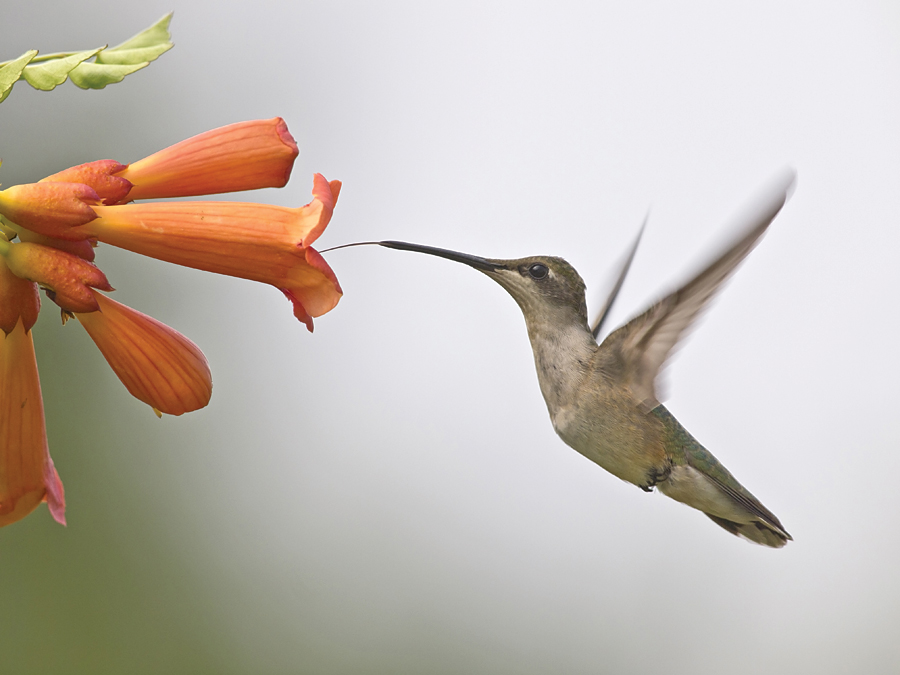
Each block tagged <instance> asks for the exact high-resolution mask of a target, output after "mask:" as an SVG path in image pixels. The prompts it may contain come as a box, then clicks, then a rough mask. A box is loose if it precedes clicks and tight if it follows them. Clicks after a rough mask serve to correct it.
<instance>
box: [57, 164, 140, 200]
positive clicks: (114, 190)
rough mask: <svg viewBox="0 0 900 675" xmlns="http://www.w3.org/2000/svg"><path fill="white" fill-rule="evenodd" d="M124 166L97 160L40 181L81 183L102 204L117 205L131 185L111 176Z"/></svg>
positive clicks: (119, 177) (120, 178) (124, 180)
mask: <svg viewBox="0 0 900 675" xmlns="http://www.w3.org/2000/svg"><path fill="white" fill-rule="evenodd" d="M125 168H126V167H125V165H124V164H119V163H118V162H117V161H115V160H114V159H99V160H97V161H96V162H88V163H87V164H79V165H78V166H73V167H70V168H68V169H65V170H63V171H60V172H59V173H55V174H53V175H52V176H47V177H46V178H42V179H41V180H40V182H41V183H83V184H85V185H88V186H90V187H91V188H93V189H94V191H95V192H96V193H97V195H99V197H100V199H102V200H103V203H104V204H117V203H118V202H120V201H122V200H123V199H125V197H126V196H127V195H128V191H129V190H131V183H129V182H128V181H127V180H126V179H124V178H122V177H121V176H115V175H113V174H115V173H118V172H119V171H124V170H125Z"/></svg>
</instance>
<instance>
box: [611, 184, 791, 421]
mask: <svg viewBox="0 0 900 675" xmlns="http://www.w3.org/2000/svg"><path fill="white" fill-rule="evenodd" d="M794 176H795V174H794V173H793V172H790V175H788V176H785V177H784V178H783V179H781V180H779V181H778V186H777V189H775V190H774V191H772V193H771V195H770V196H768V197H767V198H766V199H765V200H764V201H763V202H762V204H761V208H760V209H759V210H758V211H757V212H756V214H755V215H754V216H753V217H752V218H751V219H750V223H749V225H748V228H747V231H746V234H744V235H743V236H741V237H740V238H739V239H738V240H737V241H736V242H735V243H734V244H733V245H732V246H731V247H730V248H728V249H727V250H726V251H725V252H724V253H723V254H722V255H720V256H719V257H718V258H717V259H716V260H715V261H714V262H713V263H712V264H711V265H709V266H708V267H707V268H706V269H704V270H703V271H702V272H700V274H698V275H697V276H696V277H694V278H693V279H691V280H690V281H689V282H687V283H686V284H685V285H684V286H682V287H681V288H679V289H678V290H677V291H675V292H674V293H672V294H671V295H669V296H667V297H665V298H663V299H662V300H660V301H659V302H657V303H656V304H655V305H653V306H652V307H650V309H648V310H647V311H646V312H644V313H643V314H641V315H640V316H638V317H636V318H634V319H632V320H631V321H629V322H628V323H627V324H625V325H624V326H622V328H620V329H619V330H620V331H622V336H621V341H620V350H621V356H622V358H623V361H624V363H625V372H624V376H625V379H626V382H627V384H628V385H629V386H630V387H631V390H632V391H633V392H634V394H635V395H636V396H637V397H638V398H640V399H641V400H642V401H643V403H644V405H645V406H646V407H647V409H648V410H650V409H653V408H655V407H656V406H657V405H658V404H659V399H660V398H662V396H661V395H659V394H658V392H657V382H656V379H657V376H658V374H659V372H660V370H661V369H662V367H663V365H664V364H665V362H666V360H667V359H668V358H669V356H670V355H671V354H672V352H673V350H674V349H675V346H676V344H678V341H679V340H681V338H682V337H684V335H685V332H686V331H687V329H688V328H689V327H690V325H691V324H692V323H693V322H694V321H695V320H696V319H697V317H698V316H699V314H700V312H701V311H702V310H703V308H704V307H706V305H707V303H708V302H709V301H710V299H711V298H712V297H713V295H714V294H715V293H716V291H717V290H719V288H720V287H721V285H722V283H723V282H724V281H725V280H726V279H728V277H730V276H731V274H732V272H734V269H735V268H736V267H737V266H738V264H739V263H740V262H741V261H742V260H743V259H744V258H746V257H747V254H749V253H750V251H752V250H753V248H754V247H755V246H756V244H757V243H758V242H759V239H760V237H761V236H762V235H763V233H764V232H765V231H766V228H767V227H769V223H771V222H772V220H773V219H774V218H775V216H776V215H777V214H778V212H779V211H780V210H781V207H782V206H784V203H785V202H786V201H787V198H788V196H789V194H790V191H791V189H792V187H793V184H794ZM617 332H618V331H617Z"/></svg>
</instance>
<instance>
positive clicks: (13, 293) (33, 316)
mask: <svg viewBox="0 0 900 675" xmlns="http://www.w3.org/2000/svg"><path fill="white" fill-rule="evenodd" d="M40 311H41V296H40V293H38V287H37V284H35V283H33V282H31V281H26V280H25V279H20V278H19V277H17V276H16V275H15V274H13V273H12V272H11V271H10V270H9V267H7V266H6V260H5V259H3V257H2V256H0V330H2V331H3V333H4V334H6V335H9V334H10V333H12V332H13V329H14V328H15V327H16V324H18V323H19V319H20V318H21V319H22V322H23V324H24V326H25V330H26V331H30V330H31V327H32V326H33V325H34V324H35V322H36V321H37V318H38V312H40ZM2 337H3V336H2V335H0V338H2Z"/></svg>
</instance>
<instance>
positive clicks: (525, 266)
mask: <svg viewBox="0 0 900 675" xmlns="http://www.w3.org/2000/svg"><path fill="white" fill-rule="evenodd" d="M793 181H794V176H793V173H791V175H790V176H789V177H786V178H785V179H783V180H782V181H781V184H780V185H779V187H778V189H777V190H776V193H775V194H774V195H772V196H771V197H770V198H769V199H768V200H767V202H766V203H765V204H763V205H762V207H761V208H760V209H759V210H758V211H757V213H756V215H755V216H754V217H753V218H752V219H751V220H750V222H749V223H748V224H747V226H746V229H745V230H744V232H743V234H742V235H741V236H740V237H739V238H738V240H737V241H736V242H735V243H734V244H733V245H731V246H730V247H729V248H727V250H725V251H724V252H723V253H722V254H721V255H719V256H718V257H717V258H716V259H715V260H714V261H713V262H712V263H711V264H710V265H709V266H708V267H706V268H705V269H704V270H703V271H701V272H700V273H699V274H697V275H696V276H695V277H694V278H693V279H691V280H690V281H688V282H687V283H686V284H684V285H683V286H682V287H681V288H679V289H678V290H676V291H675V292H673V293H670V294H669V295H667V296H666V297H664V298H663V299H662V300H660V301H659V302H657V303H656V304H654V305H652V306H651V307H650V308H649V309H648V310H647V311H645V312H644V313H642V314H640V315H639V316H637V317H635V318H634V319H632V320H631V321H629V322H628V323H626V324H625V325H624V326H622V327H620V328H618V329H617V330H615V331H613V332H612V333H611V334H610V335H609V336H608V337H607V338H606V339H605V340H603V342H602V343H601V344H599V345H598V344H597V341H596V338H597V336H598V335H599V334H600V330H601V327H602V325H603V323H604V320H605V319H606V317H607V315H608V313H609V310H610V308H611V307H612V304H613V302H614V301H615V298H616V295H617V294H618V292H619V289H620V288H621V285H622V282H623V281H624V279H625V276H626V274H627V272H628V268H629V266H630V264H631V260H632V258H633V257H634V253H635V251H636V249H637V244H638V242H639V240H640V234H639V235H638V237H637V239H636V240H635V242H634V244H633V246H632V248H631V250H630V253H629V255H628V256H627V257H626V259H625V262H624V264H623V266H622V268H621V271H620V273H619V275H618V279H617V281H616V283H615V284H614V286H613V289H612V291H611V293H610V294H609V297H608V299H607V301H606V303H605V305H604V307H603V309H602V310H601V311H600V313H599V315H598V317H597V319H596V320H595V321H594V323H593V325H592V326H590V327H589V326H588V323H587V306H586V303H585V285H584V281H582V279H581V277H580V276H579V274H578V272H576V271H575V269H574V268H573V267H572V266H571V265H570V264H569V263H567V262H566V261H565V260H563V259H562V258H555V257H549V256H532V257H529V258H519V259H517V260H499V259H494V258H481V257H478V256H474V255H468V254H465V253H458V252H456V251H449V250H446V249H440V248H434V247H431V246H421V245H418V244H409V243H406V242H400V241H381V242H367V243H372V244H378V245H380V246H385V247H387V248H393V249H400V250H404V251H417V252H419V253H427V254H429V255H434V256H438V257H441V258H447V259H448V260H454V261H456V262H461V263H464V264H466V265H468V266H469V267H473V268H474V269H476V270H478V271H480V272H483V273H484V274H485V275H487V276H488V277H490V278H491V279H493V280H494V281H496V282H497V283H498V284H500V285H501V286H502V287H503V288H505V289H506V291H507V292H508V293H509V294H510V295H512V297H513V299H514V300H515V301H516V302H517V303H518V305H519V307H520V308H521V310H522V313H523V314H524V315H525V325H526V327H527V329H528V337H529V338H530V340H531V346H532V349H533V351H534V363H535V366H536V368H537V376H538V381H539V383H540V387H541V393H542V394H543V395H544V400H545V401H546V403H547V409H548V411H549V412H550V419H551V420H552V422H553V428H554V429H555V430H556V433H557V434H558V435H559V436H560V438H562V440H563V441H565V443H566V444H568V445H569V446H571V447H572V448H574V449H575V450H577V451H578V452H580V453H581V454H582V455H584V456H585V457H587V458H588V459H590V460H592V461H593V462H596V463H597V464H599V465H600V466H601V467H603V468H604V469H606V470H607V471H609V472H610V473H612V474H613V475H615V476H618V477H619V478H621V479H622V480H625V481H627V482H629V483H632V484H634V485H636V486H638V487H639V488H641V489H642V490H644V491H646V492H650V491H652V490H653V488H655V487H656V488H659V491H660V492H662V493H663V494H664V495H666V496H667V497H671V498H672V499H674V500H676V501H679V502H682V503H683V504H687V505H688V506H691V507H693V508H695V509H698V510H699V511H702V512H703V513H705V514H706V515H707V516H709V517H710V519H712V520H713V522H715V523H716V524H717V525H720V526H722V527H723V528H725V529H726V530H728V531H729V532H731V533H732V534H735V535H738V536H740V537H744V538H746V539H748V540H750V541H753V542H756V543H758V544H762V545H764V546H771V547H775V548H779V547H781V546H784V545H785V544H786V543H787V542H788V540H791V539H792V537H791V535H789V534H788V533H787V531H786V530H785V529H784V527H783V526H782V524H781V522H780V521H779V520H778V518H776V517H775V515H774V514H773V513H772V512H771V511H769V510H768V509H767V508H766V507H765V506H763V505H762V504H761V503H760V501H759V500H758V499H757V498H756V497H754V496H753V495H752V494H751V493H750V492H749V491H748V490H747V489H746V488H744V487H743V486H742V485H741V484H740V483H738V481H737V479H735V478H734V476H732V475H731V473H729V472H728V470H727V469H726V468H725V467H724V466H722V464H721V463H720V462H719V461H718V460H717V459H716V458H715V457H714V456H713V455H712V453H710V452H709V451H708V450H707V449H706V448H704V447H703V446H702V445H700V443H699V442H698V441H697V440H696V439H695V438H694V437H693V436H691V434H690V433H688V431H687V430H686V429H685V428H684V427H683V426H681V424H680V423H679V422H678V420H676V419H675V417H674V416H673V415H672V413H670V412H669V411H668V410H667V409H666V407H665V406H664V405H662V404H661V403H660V398H661V395H660V391H659V390H660V383H659V382H658V377H659V373H660V370H661V369H662V367H663V365H664V364H665V362H666V360H667V359H668V357H669V356H670V355H671V354H672V352H673V350H674V348H675V346H676V345H677V343H678V341H679V340H680V339H681V338H682V337H683V336H684V335H685V333H686V331H687V329H688V328H689V327H690V325H691V324H692V323H693V322H694V320H695V319H696V318H697V316H698V315H699V314H700V312H701V310H702V309H703V308H704V307H705V306H706V304H707V303H708V302H709V300H710V298H712V296H713V295H714V294H715V292H716V291H717V290H718V289H719V288H720V287H721V285H722V283H723V282H724V281H725V280H726V279H727V278H728V277H729V276H730V275H731V273H732V272H733V271H734V269H735V268H736V267H737V265H738V264H739V263H740V262H741V261H742V260H743V259H744V258H745V257H746V256H747V254H749V253H750V251H751V250H752V249H753V248H754V246H756V244H757V242H758V241H759V239H760V237H761V236H762V235H763V233H764V232H765V231H766V228H767V227H768V226H769V223H771V222H772V220H773V219H774V218H775V216H776V215H777V214H778V212H779V211H780V210H781V207H782V206H783V205H784V203H785V201H786V200H787V197H788V195H789V192H790V190H791V188H792V186H793ZM645 223H646V221H645ZM641 232H643V228H641Z"/></svg>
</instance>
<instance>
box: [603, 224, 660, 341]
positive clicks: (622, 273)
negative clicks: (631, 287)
mask: <svg viewBox="0 0 900 675" xmlns="http://www.w3.org/2000/svg"><path fill="white" fill-rule="evenodd" d="M649 218H650V212H649V211H647V215H646V216H644V222H643V223H642V224H641V229H640V230H638V234H637V237H635V238H634V243H633V244H632V245H631V249H630V250H629V251H628V253H627V254H626V256H625V258H624V260H623V261H622V269H620V270H619V276H618V278H617V279H616V282H615V284H613V287H612V290H610V292H609V297H608V298H606V302H605V303H604V305H603V307H602V308H601V309H600V311H599V312H597V318H596V319H594V324H593V325H592V326H591V334H592V335H593V336H594V339H595V340H596V339H597V336H598V335H600V330H601V329H602V328H603V322H604V321H606V317H607V316H608V315H609V311H610V310H611V309H612V306H613V303H615V301H616V296H617V295H619V291H620V290H621V288H622V284H623V283H624V282H625V277H626V276H628V270H629V269H630V268H631V261H632V260H634V254H635V253H637V248H638V244H640V243H641V237H642V236H643V234H644V228H645V227H647V220H648V219H649Z"/></svg>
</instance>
